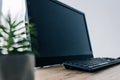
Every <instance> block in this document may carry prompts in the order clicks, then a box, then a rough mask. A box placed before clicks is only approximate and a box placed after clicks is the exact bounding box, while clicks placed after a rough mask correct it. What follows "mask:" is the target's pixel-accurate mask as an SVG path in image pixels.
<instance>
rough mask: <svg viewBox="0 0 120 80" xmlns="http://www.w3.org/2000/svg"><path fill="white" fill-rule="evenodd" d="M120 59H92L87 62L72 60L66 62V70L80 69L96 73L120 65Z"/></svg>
mask: <svg viewBox="0 0 120 80" xmlns="http://www.w3.org/2000/svg"><path fill="white" fill-rule="evenodd" d="M119 63H120V59H113V58H91V59H87V60H72V61H66V62H64V66H65V68H66V69H79V70H85V71H95V70H98V69H102V68H105V67H109V66H112V65H115V64H119Z"/></svg>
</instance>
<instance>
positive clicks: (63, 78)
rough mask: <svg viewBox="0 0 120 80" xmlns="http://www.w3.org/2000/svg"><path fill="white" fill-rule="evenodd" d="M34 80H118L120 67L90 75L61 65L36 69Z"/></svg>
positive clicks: (119, 79) (119, 78)
mask: <svg viewBox="0 0 120 80" xmlns="http://www.w3.org/2000/svg"><path fill="white" fill-rule="evenodd" d="M35 80H120V65H116V66H112V67H110V68H107V69H104V70H101V71H97V72H92V73H90V72H84V71H78V70H67V69H65V68H64V67H63V65H54V66H48V67H44V68H36V69H35Z"/></svg>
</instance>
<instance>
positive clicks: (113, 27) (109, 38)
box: [59, 0, 120, 57]
mask: <svg viewBox="0 0 120 80" xmlns="http://www.w3.org/2000/svg"><path fill="white" fill-rule="evenodd" d="M59 1H61V2H63V3H65V4H67V5H70V6H72V7H74V8H76V9H78V10H81V11H83V12H84V13H85V14H86V19H87V24H88V29H89V34H90V39H91V44H92V48H93V52H94V55H95V56H96V57H97V56H100V57H103V56H105V57H106V56H107V57H118V56H120V22H119V21H120V4H119V3H120V0H59Z"/></svg>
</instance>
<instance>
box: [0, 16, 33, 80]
mask: <svg viewBox="0 0 120 80" xmlns="http://www.w3.org/2000/svg"><path fill="white" fill-rule="evenodd" d="M3 20H4V23H5V24H3V23H2V22H0V39H2V40H3V41H2V42H0V44H1V43H2V44H1V45H0V80H34V53H33V52H32V50H31V43H30V37H29V36H27V35H29V33H30V30H28V28H30V27H32V26H31V25H30V24H29V23H27V24H25V26H23V27H21V25H23V24H24V20H21V21H18V20H17V19H14V20H13V19H12V18H11V16H10V14H9V15H8V16H7V17H4V18H3Z"/></svg>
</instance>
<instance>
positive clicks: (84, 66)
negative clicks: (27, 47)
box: [27, 0, 120, 71]
mask: <svg viewBox="0 0 120 80" xmlns="http://www.w3.org/2000/svg"><path fill="white" fill-rule="evenodd" d="M27 1H28V2H27V3H28V4H27V6H28V15H29V17H30V18H31V20H30V22H31V23H34V24H35V30H36V33H37V35H36V36H34V35H31V37H32V38H31V40H32V47H33V49H35V50H37V52H38V54H36V55H35V58H36V67H44V66H48V65H54V64H64V66H65V68H66V69H79V70H85V71H95V70H98V69H102V68H105V67H108V66H111V65H115V64H119V63H120V60H119V59H114V58H94V57H93V51H92V47H91V42H90V38H89V31H88V29H87V22H86V18H85V14H84V13H83V12H82V11H78V10H76V9H74V8H72V7H70V6H68V5H65V4H64V3H61V2H59V1H58V0H34V1H33V0H27ZM34 40H35V41H34Z"/></svg>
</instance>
